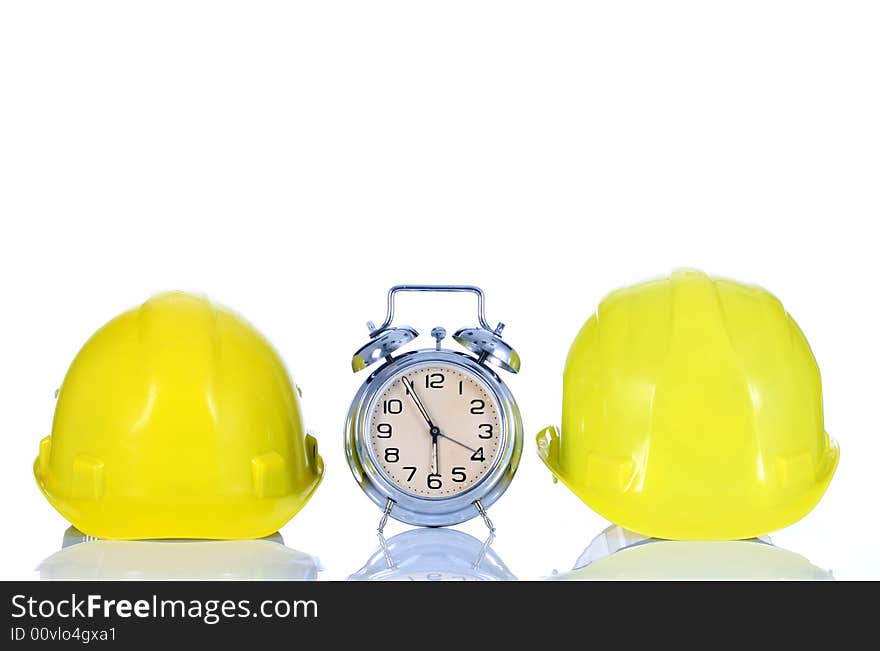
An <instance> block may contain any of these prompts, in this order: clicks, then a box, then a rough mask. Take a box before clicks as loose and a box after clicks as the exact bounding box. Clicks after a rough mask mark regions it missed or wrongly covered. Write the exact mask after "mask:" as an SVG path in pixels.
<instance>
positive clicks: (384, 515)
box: [376, 497, 485, 536]
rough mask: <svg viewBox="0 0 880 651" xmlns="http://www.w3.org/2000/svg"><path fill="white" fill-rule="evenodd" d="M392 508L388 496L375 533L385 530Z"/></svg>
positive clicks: (380, 533) (392, 505) (392, 503)
mask: <svg viewBox="0 0 880 651" xmlns="http://www.w3.org/2000/svg"><path fill="white" fill-rule="evenodd" d="M392 508H394V500H393V499H391V498H390V497H389V498H388V501H387V502H385V508H384V510H383V511H382V519H381V520H379V528H378V529H376V533H378V534H379V535H380V536H381V535H382V532H383V531H385V525H386V524H388V516H389V515H391V509H392ZM484 517H485V516H484Z"/></svg>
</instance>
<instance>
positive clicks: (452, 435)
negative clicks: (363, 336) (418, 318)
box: [345, 285, 522, 533]
mask: <svg viewBox="0 0 880 651" xmlns="http://www.w3.org/2000/svg"><path fill="white" fill-rule="evenodd" d="M401 292H438V293H446V292H469V293H472V294H475V295H476V297H477V325H475V326H472V327H465V328H461V329H459V330H457V331H456V332H455V334H454V335H453V336H452V338H453V340H454V341H455V342H457V343H458V344H459V345H460V346H461V349H462V350H450V349H447V348H444V347H443V340H444V339H445V337H446V330H445V329H444V328H443V327H440V326H438V327H435V328H434V329H433V330H432V331H431V335H432V336H433V338H434V340H435V345H434V346H433V347H432V348H428V349H424V350H411V351H408V352H402V351H401V349H403V348H404V347H405V346H406V345H407V344H409V343H411V342H412V341H413V340H415V339H416V337H418V332H417V331H416V330H415V329H414V328H412V327H409V326H397V327H392V321H393V319H394V301H395V297H396V296H397V295H398V294H399V293H401ZM484 304H485V300H484V295H483V291H482V290H481V289H480V288H479V287H475V286H472V285H397V286H395V287H392V288H391V289H390V290H389V292H388V298H387V312H386V316H385V321H384V322H383V323H382V325H380V326H379V327H378V328H377V327H375V326H374V325H373V323H372V322H369V323H367V327H368V328H369V330H370V340H369V341H368V342H367V343H366V344H365V345H364V346H362V347H361V348H360V349H358V351H357V352H356V353H355V354H354V357H353V358H352V363H351V366H352V370H353V371H354V372H359V371H362V370H364V369H366V368H368V367H370V366H373V365H375V364H377V363H381V365H380V366H379V367H378V368H377V369H376V370H374V371H373V372H372V373H371V374H370V376H369V377H368V378H367V379H366V381H365V382H364V383H363V384H362V385H361V387H360V389H359V390H358V391H357V394H356V395H355V397H354V400H353V401H352V404H351V408H350V409H349V412H348V418H347V421H346V433H345V451H346V456H347V458H348V463H349V466H350V468H351V471H352V474H353V475H354V477H355V479H356V480H357V482H358V483H359V484H360V486H361V488H362V489H363V491H364V492H365V493H366V494H367V495H368V496H369V497H370V499H371V500H372V501H373V502H375V503H376V504H377V505H378V506H379V507H380V508H382V509H383V514H382V518H381V520H380V524H379V532H380V533H381V532H382V530H383V528H384V526H385V523H386V522H387V519H388V517H389V516H390V517H392V518H394V519H396V520H399V521H401V522H405V523H407V524H412V525H419V526H432V527H438V526H447V525H453V524H458V523H460V522H464V521H466V520H469V519H471V518H473V517H476V516H481V517H482V518H483V520H484V521H485V523H486V526H487V527H488V528H489V529H490V530H491V531H494V526H493V525H492V522H491V520H490V519H489V517H488V515H487V513H486V510H487V509H488V508H489V507H490V506H491V505H492V504H493V503H494V502H495V501H496V500H497V499H498V498H499V497H501V495H502V494H503V493H504V491H505V490H506V489H507V487H508V486H509V485H510V482H511V480H512V479H513V476H514V474H515V473H516V469H517V466H518V465H519V460H520V455H521V453H522V419H521V417H520V413H519V409H518V407H517V404H516V401H515V400H514V398H513V395H512V394H511V392H510V390H509V389H508V388H507V385H505V384H504V382H503V381H502V380H501V378H500V377H499V375H498V372H496V369H497V370H499V371H504V372H507V373H517V372H519V369H520V358H519V355H518V354H517V353H516V351H515V350H514V349H513V348H512V347H511V346H510V345H509V344H508V343H507V342H506V341H504V339H502V337H501V332H502V330H503V329H504V324H503V323H499V324H498V325H497V326H496V327H494V328H492V327H491V326H490V325H489V324H488V322H487V321H486V318H485V311H484Z"/></svg>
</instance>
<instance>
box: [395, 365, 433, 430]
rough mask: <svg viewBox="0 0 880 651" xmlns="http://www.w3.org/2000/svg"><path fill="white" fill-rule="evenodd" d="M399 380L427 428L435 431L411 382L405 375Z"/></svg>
mask: <svg viewBox="0 0 880 651" xmlns="http://www.w3.org/2000/svg"><path fill="white" fill-rule="evenodd" d="M401 379H402V380H403V384H404V386H405V387H406V388H407V392H408V393H409V395H410V397H411V398H412V399H413V402H414V403H416V407H417V408H418V410H419V412H420V413H421V414H422V418H424V419H425V422H427V423H428V427H430V428H431V429H432V430H433V429H435V426H434V423H433V422H432V421H431V417H430V416H428V411H427V410H426V409H425V405H423V404H422V401H421V400H419V397H418V396H417V395H416V389H415V387H414V386H413V383H412V381H411V380H410V379H409V378H408V377H406V376H405V375H404V376H403V377H402V378H401ZM433 433H434V432H433V431H432V432H431V434H433Z"/></svg>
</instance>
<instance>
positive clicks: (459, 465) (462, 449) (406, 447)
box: [366, 363, 506, 499]
mask: <svg viewBox="0 0 880 651" xmlns="http://www.w3.org/2000/svg"><path fill="white" fill-rule="evenodd" d="M366 428H367V437H368V442H369V447H370V449H371V451H372V456H373V459H374V461H375V463H376V465H377V466H378V468H379V469H380V470H381V471H382V473H383V474H384V475H385V476H386V477H387V478H388V479H389V480H391V482H393V483H394V484H396V485H397V486H398V488H400V489H401V490H403V491H404V492H406V493H409V494H411V495H415V496H417V497H423V498H433V499H443V498H449V497H454V496H456V495H458V494H460V493H462V492H464V491H466V490H468V489H469V488H471V487H472V486H474V485H475V484H477V483H479V482H480V481H482V480H483V478H484V477H485V476H486V475H487V474H488V473H489V471H490V470H491V469H492V468H493V467H494V463H495V461H496V459H497V458H498V455H499V454H501V452H502V451H503V450H504V437H505V434H506V433H505V432H504V431H503V428H502V420H501V416H500V408H499V406H498V402H497V401H496V399H495V397H494V395H493V393H492V392H491V391H490V389H489V387H488V386H487V385H486V383H485V382H484V381H483V380H482V379H481V378H479V377H478V376H476V375H474V374H472V373H470V372H468V371H467V370H465V369H464V368H461V367H458V366H455V365H453V364H448V363H431V364H425V365H423V366H414V367H410V368H407V369H404V370H403V371H401V372H400V373H398V374H397V375H395V376H394V377H392V378H391V379H389V380H388V381H386V382H385V384H384V385H382V386H381V387H380V388H379V391H378V395H377V397H376V398H375V400H374V402H373V405H372V408H371V409H370V412H369V416H368V418H367V422H366Z"/></svg>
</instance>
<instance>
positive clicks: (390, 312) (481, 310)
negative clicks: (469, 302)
mask: <svg viewBox="0 0 880 651" xmlns="http://www.w3.org/2000/svg"><path fill="white" fill-rule="evenodd" d="M399 292H438V293H451V292H456V293H460V292H469V293H471V294H476V295H477V318H478V319H479V322H480V327H481V328H483V329H485V330H489V331H490V332H495V334H501V331H502V330H503V329H504V324H503V323H499V324H498V325H497V326H496V327H495V328H493V327H492V326H490V325H489V323H488V322H487V321H486V311H485V298H484V296H483V290H482V289H480V288H479V287H477V286H475V285H395V286H394V287H392V288H391V289H389V290H388V308H387V311H386V312H385V321H384V322H383V323H382V325H380V326H379V327H378V328H377V327H374V326H373V324H372V322H370V323H368V324H367V325H368V327H369V328H370V337H376V336H378V335H379V334H381V333H382V332H384V331H385V330H387V329H388V327H389V326H390V325H391V322H392V321H393V320H394V297H395V296H396V295H397V294H398V293H399Z"/></svg>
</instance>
